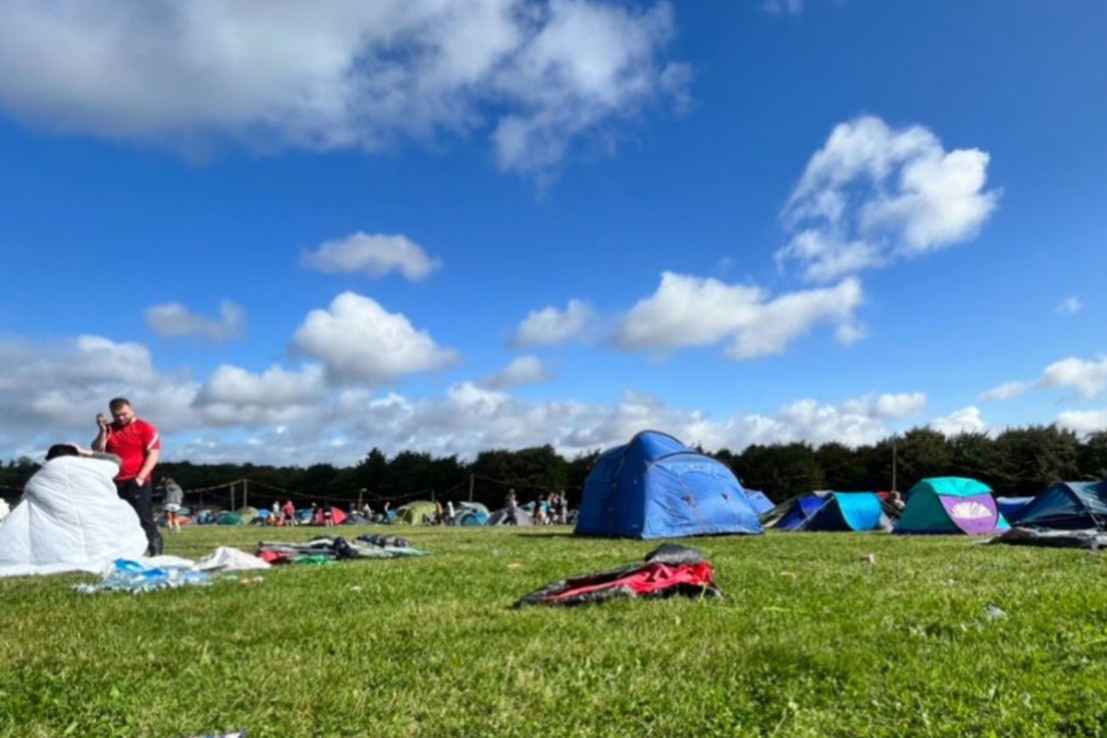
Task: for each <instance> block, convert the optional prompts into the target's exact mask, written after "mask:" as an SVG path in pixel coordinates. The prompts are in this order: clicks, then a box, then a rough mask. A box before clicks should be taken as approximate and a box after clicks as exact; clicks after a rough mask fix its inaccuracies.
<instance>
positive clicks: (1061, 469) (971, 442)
mask: <svg viewBox="0 0 1107 738" xmlns="http://www.w3.org/2000/svg"><path fill="white" fill-rule="evenodd" d="M700 450H702V449H700ZM599 455H600V451H599V450H595V451H593V452H591V453H587V454H580V455H577V456H576V457H574V458H572V459H566V458H564V457H562V456H561V455H559V454H558V453H557V452H556V451H555V450H554V449H553V447H552V446H550V445H546V446H538V447H534V448H524V449H520V450H517V451H508V450H491V451H482V452H481V453H479V454H478V455H477V456H476V458H475V459H473V460H471V461H462V460H461V459H459V458H458V457H457V456H456V455H454V456H444V457H437V456H432V455H431V454H429V453H424V452H416V451H401V452H399V453H397V454H395V455H394V456H392V457H389V456H387V455H386V454H385V453H384V452H383V451H381V450H380V449H379V448H373V449H372V450H370V451H369V452H368V453H367V454H366V455H365V457H364V458H363V459H361V460H360V461H359V462H358V463H356V464H354V465H353V466H348V467H336V466H334V465H332V464H314V465H312V466H308V467H298V466H268V465H254V464H193V463H191V462H188V461H177V462H166V463H163V464H160V465H159V466H158V472H157V475H158V476H170V477H173V478H174V479H175V480H177V482H178V483H179V484H180V485H181V486H182V487H184V488H185V489H186V490H200V489H205V490H207V494H208V499H209V500H211V502H212V503H220V502H223V503H224V504H226V502H227V501H228V500H229V495H228V486H227V483H228V482H231V481H235V480H243V479H245V480H248V483H247V484H248V485H249V487H248V489H249V500H250V503H251V504H254V505H259V504H270V503H271V502H272V501H273V500H275V499H281V500H283V499H286V498H292V499H293V500H294V501H297V502H307V501H312V500H319V501H324V502H327V501H329V502H332V503H334V504H349V503H353V502H356V501H358V500H359V499H361V500H364V501H366V502H368V503H369V504H370V505H372V506H373V507H374V508H379V507H380V505H381V504H382V503H383V502H384V501H386V500H387V501H389V502H390V503H392V505H393V506H396V505H397V504H402V503H403V502H404V501H407V500H411V499H438V500H441V501H443V502H445V501H446V500H454V501H460V500H466V499H473V500H475V501H478V502H482V503H484V504H486V505H488V506H489V507H491V508H493V509H495V508H497V507H501V506H502V505H503V500H504V496H505V495H506V494H507V491H508V490H509V489H514V490H515V491H516V495H517V497H518V498H519V501H520V502H526V501H528V500H530V499H534V498H536V497H537V496H538V495H540V494H546V495H549V494H550V493H553V492H561V491H564V492H565V493H566V495H567V496H568V498H569V501H570V504H571V505H574V506H575V505H577V504H578V503H579V500H580V493H581V490H582V489H583V487H584V482H585V479H586V478H587V476H588V473H589V471H591V469H592V465H593V464H594V463H595V461H596V459H597V458H598V457H599ZM709 455H711V456H714V457H715V458H716V459H718V460H719V461H721V462H723V463H724V464H726V465H727V466H729V467H730V468H731V470H733V471H734V473H735V474H736V475H737V476H738V478H739V479H740V480H741V481H742V483H743V484H744V485H745V486H746V487H747V488H750V489H759V490H762V491H764V492H765V493H766V494H767V495H768V496H769V497H770V498H771V499H772V500H774V501H776V502H781V501H783V500H785V499H788V498H789V497H792V496H793V495H797V494H802V493H806V492H810V491H812V490H822V489H832V490H837V491H879V490H888V489H892V487H893V479H894V484H895V486H896V487H898V488H899V489H901V490H907V489H909V488H910V487H911V485H913V484H914V483H915V482H917V481H918V480H920V479H924V478H926V477H939V476H960V477H972V478H974V479H978V480H980V481H982V482H984V483H985V484H987V485H989V486H990V487H991V488H992V489H993V490H995V492H996V493H997V494H1001V495H1009V496H1024V495H1033V494H1036V493H1037V492H1040V491H1041V490H1042V489H1044V488H1045V487H1046V486H1047V485H1049V484H1050V483H1052V482H1055V481H1058V480H1066V481H1073V480H1092V479H1105V478H1107V430H1105V431H1099V432H1096V433H1092V434H1090V435H1088V436H1087V437H1084V438H1081V437H1080V436H1078V435H1077V434H1076V433H1074V432H1072V431H1068V430H1063V429H1060V428H1058V427H1056V426H1052V425H1050V426H1042V425H1037V426H1028V427H1023V428H1012V429H1008V430H1005V431H1003V432H1001V433H999V434H997V435H994V436H993V435H988V434H985V433H964V434H961V435H957V436H945V435H943V434H941V433H939V432H937V431H934V430H931V429H929V428H915V429H912V430H909V431H907V432H906V433H903V434H898V435H896V436H893V437H889V438H885V439H883V440H881V441H880V442H878V443H875V444H871V445H864V446H856V447H850V446H846V445H844V444H841V443H825V444H823V445H821V446H818V447H814V446H812V445H810V444H807V443H784V444H773V445H760V444H758V445H752V446H748V447H746V448H745V449H743V450H742V451H741V452H738V453H735V452H732V451H729V450H726V449H724V450H720V451H716V452H713V453H710V454H709ZM37 469H38V464H36V463H35V462H34V461H32V460H31V459H27V458H20V459H16V460H12V461H9V462H8V463H7V464H6V465H4V466H2V467H0V487H3V488H4V489H3V490H0V491H2V492H4V493H5V494H7V495H8V496H11V495H12V492H13V491H15V492H16V493H17V492H18V490H19V489H22V487H23V484H24V483H25V482H26V481H27V479H29V478H30V476H31V475H32V474H33V473H34V472H35V471H36V470H37ZM244 491H245V490H243V489H241V487H240V488H239V489H238V491H237V494H238V498H237V499H238V500H239V501H241V499H242V493H243V492H244Z"/></svg>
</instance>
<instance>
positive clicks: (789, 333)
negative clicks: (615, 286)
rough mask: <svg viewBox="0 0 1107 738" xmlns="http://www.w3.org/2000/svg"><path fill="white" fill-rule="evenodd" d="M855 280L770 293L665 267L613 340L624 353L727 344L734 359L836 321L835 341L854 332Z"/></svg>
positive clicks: (771, 350) (776, 349) (858, 298)
mask: <svg viewBox="0 0 1107 738" xmlns="http://www.w3.org/2000/svg"><path fill="white" fill-rule="evenodd" d="M862 299H863V296H862V292H861V283H860V282H859V281H858V280H856V279H846V280H844V281H842V282H841V283H840V284H838V285H835V286H834V287H827V288H819V289H811V290H803V291H799V292H791V293H786V294H783V295H780V296H778V297H775V298H773V297H770V296H769V295H767V294H766V293H765V291H764V290H762V289H761V288H760V287H757V286H753V285H741V284H727V283H725V282H721V281H719V280H716V279H711V278H700V277H692V276H686V275H681V274H674V273H672V272H665V273H663V274H662V275H661V284H660V286H659V287H658V288H657V291H656V292H655V293H654V294H653V295H651V296H650V297H648V298H646V299H644V300H641V301H639V302H638V304H637V305H635V306H634V307H633V308H632V309H631V310H630V312H628V313H627V314H626V315H625V316H624V317H623V319H622V321H621V323H620V325H619V326H618V329H617V330H616V333H615V339H614V340H615V344H616V346H618V347H619V348H621V349H623V350H626V351H637V350H659V351H666V350H673V349H680V348H687V347H693V346H709V345H713V344H716V343H720V342H723V341H727V342H729V346H728V347H727V349H726V353H727V354H728V355H729V356H731V357H732V358H734V359H737V360H742V359H750V358H754V357H758V356H765V355H769V354H779V353H781V352H783V351H784V350H785V348H787V346H788V344H789V343H790V342H791V341H793V340H794V339H796V338H798V337H799V336H801V335H803V334H805V333H807V332H809V331H810V330H811V329H812V328H814V327H815V326H816V325H818V324H821V323H829V324H831V325H835V326H837V327H838V328H839V329H840V330H839V332H838V333H837V337H838V339H839V340H842V341H843V342H847V343H848V342H850V341H852V340H856V339H857V337H858V336H859V333H860V330H861V329H860V328H859V327H857V324H856V320H855V316H854V312H855V311H856V310H857V308H858V307H859V306H860V305H861V302H862Z"/></svg>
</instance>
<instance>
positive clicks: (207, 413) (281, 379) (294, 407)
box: [193, 364, 330, 427]
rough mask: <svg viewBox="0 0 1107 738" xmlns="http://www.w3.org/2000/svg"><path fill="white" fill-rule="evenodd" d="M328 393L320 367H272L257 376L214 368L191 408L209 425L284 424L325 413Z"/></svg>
mask: <svg viewBox="0 0 1107 738" xmlns="http://www.w3.org/2000/svg"><path fill="white" fill-rule="evenodd" d="M329 395H330V391H329V389H328V387H327V382H326V375H325V372H324V370H323V368H322V367H321V366H318V365H316V364H309V365H307V366H305V367H304V368H303V369H302V370H300V371H298V372H290V371H287V370H286V369H284V368H282V367H280V366H277V365H274V366H271V367H269V368H268V369H266V370H265V371H264V372H262V373H261V374H256V373H254V372H250V371H247V370H246V369H242V368H241V367H237V366H227V365H223V366H220V367H219V368H217V369H216V370H215V371H214V372H213V373H212V375H211V378H210V379H208V381H207V383H206V384H205V385H204V386H203V387H201V388H200V390H199V392H198V393H197V394H196V397H195V400H194V401H193V406H194V407H196V408H197V410H198V411H199V412H200V414H201V416H202V422H203V423H204V424H206V425H209V426H227V425H230V426H248V427H249V426H256V425H262V424H271V425H285V424H295V423H300V422H303V421H304V420H305V419H307V418H309V417H310V416H313V415H318V414H320V413H321V412H323V413H325V412H326V407H327V403H328V398H329Z"/></svg>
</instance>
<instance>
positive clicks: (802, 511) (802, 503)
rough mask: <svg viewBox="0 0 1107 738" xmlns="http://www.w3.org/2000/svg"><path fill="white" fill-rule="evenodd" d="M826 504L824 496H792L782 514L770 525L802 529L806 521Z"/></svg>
mask: <svg viewBox="0 0 1107 738" xmlns="http://www.w3.org/2000/svg"><path fill="white" fill-rule="evenodd" d="M824 504H826V498H825V497H819V496H818V495H804V496H802V497H793V498H792V501H791V502H790V503H788V507H787V508H786V509H785V510H784V514H783V515H781V516H780V518H779V519H778V520H777V521H776V522H775V523H773V524H772V525H771V526H770V527H772V528H775V529H776V530H804V529H805V528H806V527H807V521H808V520H810V519H811V518H812V516H814V515H815V513H817V512H818V511H819V508H821V507H822V506H823V505H824Z"/></svg>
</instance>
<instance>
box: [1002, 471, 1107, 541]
mask: <svg viewBox="0 0 1107 738" xmlns="http://www.w3.org/2000/svg"><path fill="white" fill-rule="evenodd" d="M1019 525H1020V526H1024V527H1028V528H1033V527H1037V528H1059V529H1062V530H1080V529H1083V528H1107V482H1056V483H1054V484H1051V485H1050V486H1049V487H1048V488H1047V489H1046V490H1045V492H1042V493H1041V494H1040V495H1038V496H1037V497H1035V498H1034V501H1033V502H1031V503H1030V504H1028V505H1027V506H1026V507H1025V508H1023V510H1022V514H1021V515H1020V516H1019Z"/></svg>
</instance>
